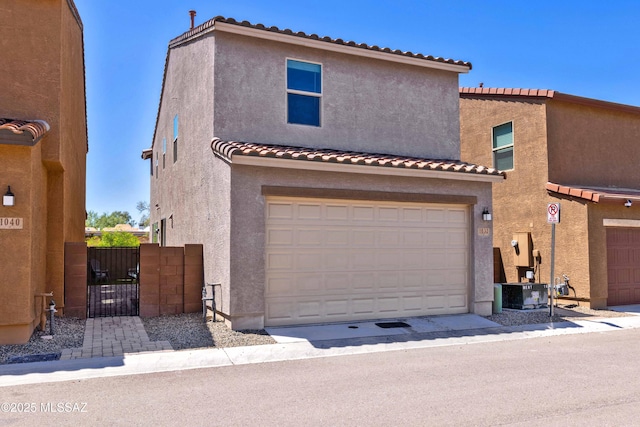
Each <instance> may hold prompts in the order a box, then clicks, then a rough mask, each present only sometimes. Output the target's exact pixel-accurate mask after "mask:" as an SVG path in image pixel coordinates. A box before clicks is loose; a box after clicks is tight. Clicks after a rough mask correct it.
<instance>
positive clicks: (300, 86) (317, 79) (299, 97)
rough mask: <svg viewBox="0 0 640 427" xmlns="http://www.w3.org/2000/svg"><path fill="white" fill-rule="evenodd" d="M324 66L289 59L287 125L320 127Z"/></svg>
mask: <svg viewBox="0 0 640 427" xmlns="http://www.w3.org/2000/svg"><path fill="white" fill-rule="evenodd" d="M321 115H322V64H318V63H313V62H306V61H298V60H295V59H287V123H291V124H297V125H307V126H318V127H319V126H320V123H321V120H320V119H321Z"/></svg>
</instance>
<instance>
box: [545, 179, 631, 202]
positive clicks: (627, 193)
mask: <svg viewBox="0 0 640 427" xmlns="http://www.w3.org/2000/svg"><path fill="white" fill-rule="evenodd" d="M546 189H547V190H548V191H550V192H552V193H558V194H564V195H566V196H571V197H576V198H578V199H584V200H587V201H590V202H594V203H603V202H622V201H626V200H634V201H640V189H628V188H612V187H607V188H604V187H584V186H573V185H561V184H555V183H553V182H547V185H546Z"/></svg>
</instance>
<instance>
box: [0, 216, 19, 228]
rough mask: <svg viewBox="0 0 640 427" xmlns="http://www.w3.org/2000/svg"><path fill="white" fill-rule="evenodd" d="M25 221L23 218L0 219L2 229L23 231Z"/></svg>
mask: <svg viewBox="0 0 640 427" xmlns="http://www.w3.org/2000/svg"><path fill="white" fill-rule="evenodd" d="M23 225H24V220H23V219H22V218H2V217H0V229H4V230H22V226H23Z"/></svg>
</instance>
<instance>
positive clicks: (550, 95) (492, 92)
mask: <svg viewBox="0 0 640 427" xmlns="http://www.w3.org/2000/svg"><path fill="white" fill-rule="evenodd" d="M458 91H459V94H460V97H461V98H466V97H469V98H473V97H483V98H499V97H522V98H527V97H528V98H545V99H554V100H557V101H565V102H571V103H573V104H579V105H584V106H588V107H599V108H606V109H609V110H617V111H624V112H627V113H632V114H640V107H636V106H634V105H627V104H618V103H616V102H609V101H603V100H600V99H593V98H585V97H582V96H576V95H569V94H567V93H562V92H558V91H555V90H549V89H514V88H496V87H461V88H459V90H458Z"/></svg>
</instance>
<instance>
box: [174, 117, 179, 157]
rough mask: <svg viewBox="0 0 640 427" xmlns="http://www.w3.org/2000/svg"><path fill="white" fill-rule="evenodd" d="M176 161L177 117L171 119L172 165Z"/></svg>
mask: <svg viewBox="0 0 640 427" xmlns="http://www.w3.org/2000/svg"><path fill="white" fill-rule="evenodd" d="M176 160H178V115H177V114H176V115H175V116H174V117H173V163H175V162H176Z"/></svg>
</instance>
